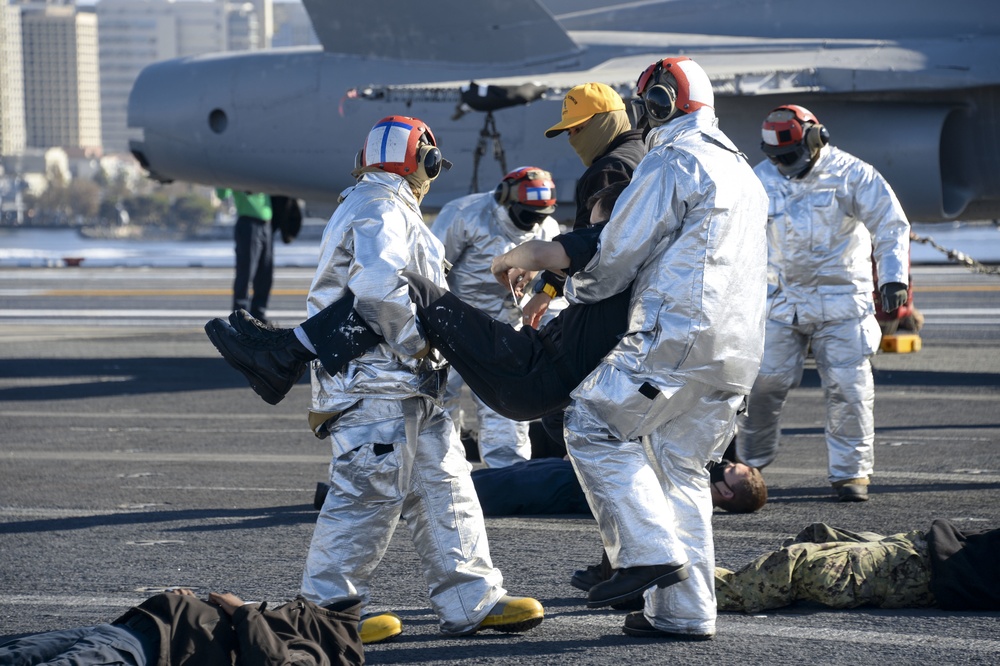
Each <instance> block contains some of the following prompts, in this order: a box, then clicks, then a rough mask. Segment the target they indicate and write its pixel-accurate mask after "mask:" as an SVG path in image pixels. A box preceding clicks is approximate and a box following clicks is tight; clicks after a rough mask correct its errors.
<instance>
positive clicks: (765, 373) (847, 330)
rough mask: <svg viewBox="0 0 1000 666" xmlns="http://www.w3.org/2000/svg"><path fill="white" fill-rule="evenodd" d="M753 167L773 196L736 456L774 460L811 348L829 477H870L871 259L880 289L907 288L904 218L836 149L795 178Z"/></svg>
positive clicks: (880, 182)
mask: <svg viewBox="0 0 1000 666" xmlns="http://www.w3.org/2000/svg"><path fill="white" fill-rule="evenodd" d="M755 172H756V173H757V175H758V176H759V177H760V179H761V181H762V182H763V183H764V188H765V189H766V190H767V193H768V196H769V199H770V203H769V207H768V224H767V232H768V320H767V331H766V336H765V349H764V360H763V361H762V362H761V368H760V374H759V375H758V377H757V382H756V384H754V387H753V391H752V393H751V395H750V400H749V404H748V411H747V414H746V417H744V418H742V419H741V422H740V429H739V434H738V436H737V442H736V446H737V454H738V455H739V457H740V459H741V460H743V461H744V462H746V463H747V464H748V465H753V466H755V467H763V466H765V465H767V464H769V463H771V462H772V461H773V460H774V458H775V456H776V455H777V453H778V440H779V435H780V432H779V429H780V423H779V421H780V415H781V408H782V406H783V405H784V404H785V398H786V397H787V395H788V391H789V390H790V389H792V388H794V387H796V386H798V384H799V381H800V380H801V379H802V368H803V363H804V361H805V358H806V353H807V350H808V349H809V347H810V346H811V348H812V353H813V355H814V356H815V359H816V369H817V370H818V372H819V375H820V379H821V380H822V383H823V388H824V391H825V394H826V443H827V450H828V454H829V480H830V482H831V483H835V482H838V481H845V480H848V479H861V478H867V477H868V476H869V475H870V474H871V472H872V468H873V464H874V441H875V417H874V414H873V409H874V402H875V385H874V381H873V379H872V369H871V363H870V361H869V359H870V358H871V356H872V354H874V353H875V352H876V351H877V350H878V346H879V342H880V340H881V335H882V333H881V331H880V330H879V326H878V323H877V322H876V320H875V314H874V313H875V303H874V301H873V299H872V292H873V290H874V286H873V284H872V263H871V258H872V254H873V251H874V256H875V261H876V265H877V267H878V276H879V281H880V282H881V283H882V284H887V283H889V282H900V283H903V284H907V283H908V282H909V279H908V267H909V247H910V241H909V234H910V225H909V222H907V219H906V214H905V213H904V212H903V209H902V208H901V207H900V205H899V201H897V199H896V196H895V194H893V191H892V189H891V188H890V187H889V184H888V183H887V182H886V181H885V179H884V178H883V177H882V176H881V175H880V174H879V173H878V172H877V171H876V170H875V169H874V168H873V167H872V166H871V165H869V164H866V163H865V162H863V161H861V160H859V159H858V158H856V157H854V156H853V155H850V154H848V153H845V152H844V151H842V150H839V149H837V148H835V147H833V146H826V147H824V148H823V149H822V151H821V153H820V156H819V158H818V159H817V161H816V164H814V165H813V167H812V169H811V170H809V171H808V172H807V173H806V174H805V175H804V176H803V177H802V178H792V179H788V178H785V177H784V176H782V175H781V174H780V173H779V172H778V170H777V168H776V167H775V166H774V165H773V164H771V163H770V162H769V161H764V162H761V163H760V164H758V165H757V166H756V167H755Z"/></svg>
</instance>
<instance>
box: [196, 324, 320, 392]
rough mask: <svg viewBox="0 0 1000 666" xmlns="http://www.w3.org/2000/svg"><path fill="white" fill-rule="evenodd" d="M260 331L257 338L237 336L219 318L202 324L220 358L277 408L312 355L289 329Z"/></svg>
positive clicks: (231, 328)
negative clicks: (240, 373)
mask: <svg viewBox="0 0 1000 666" xmlns="http://www.w3.org/2000/svg"><path fill="white" fill-rule="evenodd" d="M247 316H248V317H249V315H247ZM260 330H261V331H262V333H260V334H259V335H252V336H251V335H241V334H240V333H239V332H237V330H236V329H235V328H233V327H232V326H230V325H229V324H228V323H227V322H226V321H225V320H223V319H213V320H212V321H210V322H208V323H207V324H205V333H207V334H208V339H209V340H211V341H212V344H213V345H215V348H216V349H218V350H219V353H220V354H222V358H224V359H226V362H227V363H229V365H231V366H233V367H234V368H236V369H237V370H239V371H240V372H242V373H243V376H244V377H246V378H247V381H249V382H250V388H252V389H253V390H254V391H255V392H256V393H257V395H259V396H260V397H261V398H263V399H264V402H267V403H269V404H271V405H277V404H278V403H279V402H281V400H282V398H284V397H285V394H287V393H288V392H289V391H290V390H291V389H292V386H294V385H295V382H297V381H299V378H300V377H301V376H302V373H304V372H305V371H306V364H307V363H308V362H309V361H311V360H312V359H314V358H316V355H315V354H313V353H312V352H310V351H309V350H308V349H306V348H305V347H303V346H302V343H301V342H299V341H298V339H297V338H296V337H295V332H294V331H293V330H291V329H277V330H269V329H267V328H262V329H260Z"/></svg>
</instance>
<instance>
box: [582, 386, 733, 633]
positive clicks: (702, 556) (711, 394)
mask: <svg viewBox="0 0 1000 666" xmlns="http://www.w3.org/2000/svg"><path fill="white" fill-rule="evenodd" d="M576 395H577V396H578V397H577V399H576V400H574V402H573V403H572V404H571V405H570V407H569V408H568V410H567V412H566V427H565V430H566V446H567V449H568V451H569V454H570V460H572V462H573V466H574V468H575V469H576V472H577V477H578V478H579V479H580V483H581V485H582V486H583V489H584V493H585V495H586V496H587V501H588V503H589V504H590V508H591V511H592V512H593V513H594V516H595V517H596V518H597V526H598V528H599V529H600V532H601V538H602V540H603V542H604V548H605V550H606V552H607V554H608V558H609V559H610V560H611V566H613V567H615V568H623V567H634V566H643V565H654V564H681V563H684V562H687V563H688V564H689V566H690V577H689V578H688V579H687V580H685V581H682V582H680V583H677V584H675V585H671V586H670V587H667V588H664V589H659V588H654V589H652V590H650V591H648V592H646V595H645V598H646V606H645V615H646V618H647V619H648V620H649V621H650V622H651V623H652V624H653V626H655V627H657V628H658V629H661V630H664V631H672V632H681V633H692V634H713V633H715V618H716V607H715V583H714V575H715V544H714V541H713V539H712V495H711V491H710V489H709V478H708V472H707V470H706V469H705V465H706V464H707V463H708V461H709V460H710V459H715V458H717V457H718V456H719V455H720V454H721V453H722V451H723V450H724V449H725V446H726V444H727V443H728V442H729V440H730V439H731V438H732V434H733V430H734V429H735V426H736V412H737V410H738V409H739V407H740V405H741V404H742V403H743V396H742V395H740V394H736V393H732V392H728V391H719V390H718V389H715V388H713V387H710V386H707V385H705V384H701V383H699V382H693V381H692V382H688V383H687V384H686V385H684V386H683V387H682V388H681V389H680V390H678V391H677V393H675V394H674V395H673V396H671V398H670V400H669V401H668V403H667V405H666V410H668V412H669V413H668V414H667V415H666V418H667V420H666V421H665V422H664V423H663V425H661V426H660V427H658V428H657V429H656V430H654V431H653V432H652V433H651V434H650V435H648V436H646V437H643V438H642V439H641V440H632V441H626V442H621V441H617V440H616V439H615V438H614V436H613V435H612V434H611V433H610V431H609V430H608V429H607V427H606V426H605V425H604V424H603V423H602V421H601V420H600V419H599V418H597V417H596V416H595V415H594V413H593V410H592V408H591V406H590V405H589V404H588V402H587V396H586V395H583V394H580V392H579V388H578V390H577V394H576Z"/></svg>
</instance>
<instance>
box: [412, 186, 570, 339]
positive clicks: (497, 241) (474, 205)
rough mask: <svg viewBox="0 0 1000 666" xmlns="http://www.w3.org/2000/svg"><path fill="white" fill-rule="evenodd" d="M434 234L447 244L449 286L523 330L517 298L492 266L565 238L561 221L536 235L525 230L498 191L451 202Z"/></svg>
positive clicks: (550, 221) (551, 222)
mask: <svg viewBox="0 0 1000 666" xmlns="http://www.w3.org/2000/svg"><path fill="white" fill-rule="evenodd" d="M431 231H432V232H433V233H434V235H435V236H437V237H438V239H439V240H440V241H441V243H442V245H444V253H445V259H447V260H448V263H449V264H451V269H450V270H449V272H448V287H449V288H450V289H451V291H452V293H454V294H455V295H456V296H458V297H459V298H461V299H462V300H463V301H465V302H466V303H468V304H469V305H473V306H475V307H477V308H479V309H480V310H482V311H483V312H485V313H486V314H488V315H490V316H491V317H493V318H494V319H497V320H499V321H502V322H504V323H505V324H510V325H512V326H520V324H521V311H520V309H519V308H518V306H517V303H515V302H514V295H513V294H512V293H511V291H510V289H506V288H504V287H503V286H501V285H500V284H499V283H498V282H497V281H496V280H495V279H494V278H493V274H492V273H491V272H490V265H491V263H492V262H493V257H496V256H498V255H501V254H503V253H504V252H507V251H508V250H510V249H511V248H514V247H516V246H518V245H520V244H521V243H524V242H527V241H529V240H535V239H539V240H552V239H553V238H555V237H556V236H557V235H559V225H558V223H556V221H555V220H554V219H553V218H551V217H546V218H545V220H544V221H543V222H542V224H540V225H537V226H536V227H535V229H534V230H533V231H523V230H521V229H519V228H517V226H516V225H515V224H514V223H513V222H512V221H511V219H510V215H509V214H508V213H507V209H506V208H504V207H503V206H501V205H499V204H497V202H496V201H495V200H494V199H493V193H492V192H485V193H480V194H470V195H468V196H464V197H461V198H460V199H456V200H454V201H452V202H450V203H448V204H447V205H446V206H444V208H442V209H441V212H440V213H438V216H437V219H436V220H434V224H433V225H432V226H431Z"/></svg>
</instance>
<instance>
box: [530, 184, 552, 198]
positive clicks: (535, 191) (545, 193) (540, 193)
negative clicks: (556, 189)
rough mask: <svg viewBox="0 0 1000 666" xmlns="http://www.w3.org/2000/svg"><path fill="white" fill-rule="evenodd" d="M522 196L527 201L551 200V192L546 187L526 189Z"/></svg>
mask: <svg viewBox="0 0 1000 666" xmlns="http://www.w3.org/2000/svg"><path fill="white" fill-rule="evenodd" d="M524 194H525V199H526V200H527V201H545V200H548V199H551V198H552V190H551V189H549V188H548V187H526V188H525V190H524Z"/></svg>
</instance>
